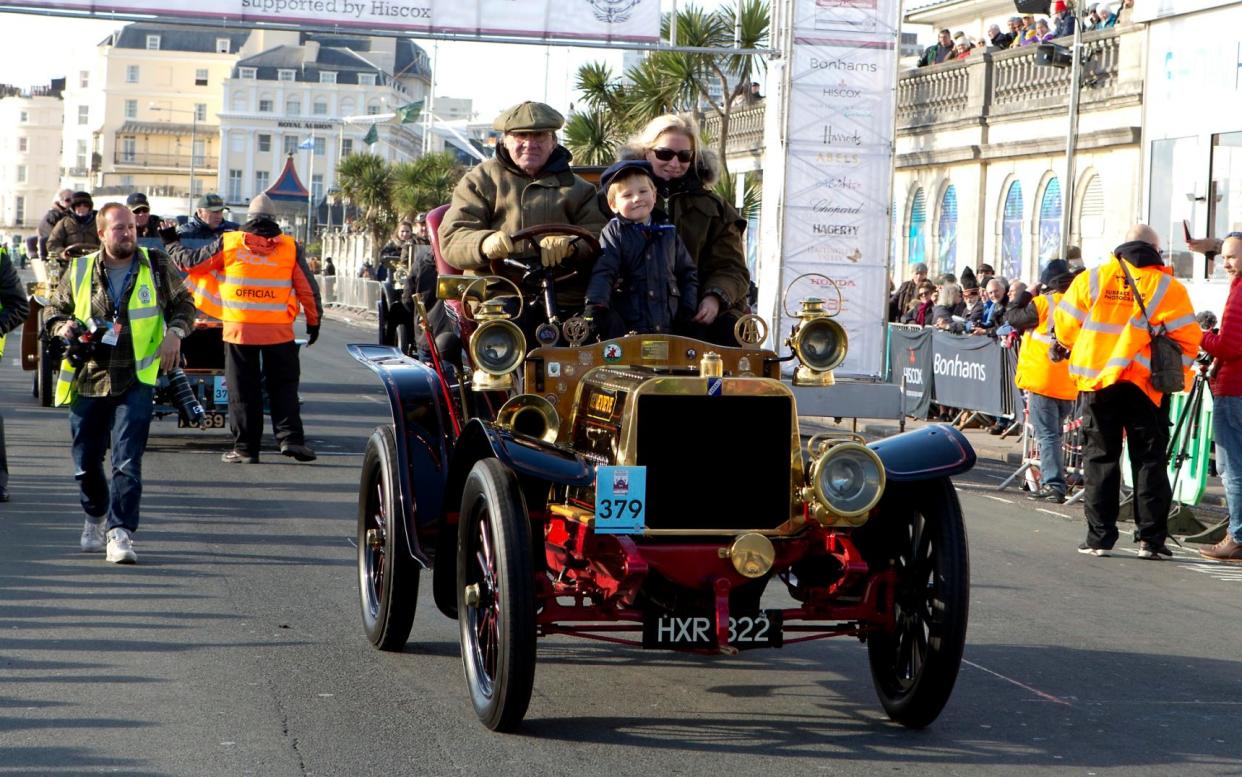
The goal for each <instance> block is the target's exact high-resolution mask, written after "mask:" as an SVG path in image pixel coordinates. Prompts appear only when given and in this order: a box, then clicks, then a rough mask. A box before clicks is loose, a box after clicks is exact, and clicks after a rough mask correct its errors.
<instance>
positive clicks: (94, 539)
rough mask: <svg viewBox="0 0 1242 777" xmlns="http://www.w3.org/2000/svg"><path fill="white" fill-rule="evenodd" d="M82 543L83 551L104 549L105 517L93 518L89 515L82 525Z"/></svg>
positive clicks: (89, 551) (96, 551)
mask: <svg viewBox="0 0 1242 777" xmlns="http://www.w3.org/2000/svg"><path fill="white" fill-rule="evenodd" d="M80 544H81V545H82V552H83V553H98V552H99V551H101V550H103V549H104V519H103V517H102V516H101V517H99V518H96V519H93V520H92V519H91V518H90V516H87V518H86V521H85V523H84V525H83V526H82V541H81V543H80Z"/></svg>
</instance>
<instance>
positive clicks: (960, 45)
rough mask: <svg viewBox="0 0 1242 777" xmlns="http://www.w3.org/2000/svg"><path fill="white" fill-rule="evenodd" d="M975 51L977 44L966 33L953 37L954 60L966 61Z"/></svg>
mask: <svg viewBox="0 0 1242 777" xmlns="http://www.w3.org/2000/svg"><path fill="white" fill-rule="evenodd" d="M974 50H975V43H974V41H972V40H971V39H970V38H969V37H967V36H966V34H965V33H962V32H959V33H958V34H956V35H954V36H953V59H965V58H966V57H969V56H970V52H972V51H974Z"/></svg>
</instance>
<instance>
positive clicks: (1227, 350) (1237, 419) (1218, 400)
mask: <svg viewBox="0 0 1242 777" xmlns="http://www.w3.org/2000/svg"><path fill="white" fill-rule="evenodd" d="M1218 249H1219V251H1220V257H1221V260H1222V261H1224V263H1225V272H1226V273H1228V274H1229V279H1230V280H1229V298H1228V300H1226V302H1225V309H1224V311H1223V312H1222V313H1221V317H1220V329H1219V331H1216V330H1212V329H1208V331H1205V332H1204V333H1203V342H1202V343H1200V347H1201V348H1202V349H1203V351H1204V352H1205V353H1206V354H1207V355H1208V356H1210V357H1212V358H1213V359H1214V360H1215V364H1216V372H1215V374H1214V375H1212V376H1211V381H1212V382H1211V387H1212V436H1213V438H1214V439H1215V440H1216V464H1217V468H1218V469H1219V470H1220V479H1221V482H1222V483H1223V484H1224V486H1225V498H1226V501H1227V502H1228V505H1229V529H1228V531H1226V532H1225V536H1224V538H1223V539H1222V540H1221V541H1220V542H1218V543H1216V544H1215V545H1213V546H1212V547H1210V548H1204V549H1202V550H1200V551H1199V554H1200V555H1202V556H1203V557H1204V558H1209V559H1213V560H1215V561H1231V562H1235V563H1236V562H1242V292H1239V290H1238V287H1239V285H1240V284H1242V273H1239V271H1240V270H1242V232H1230V233H1229V235H1228V236H1227V237H1226V238H1225V239H1224V240H1223V241H1221V243H1220V245H1219V246H1218ZM1200 315H1202V314H1200Z"/></svg>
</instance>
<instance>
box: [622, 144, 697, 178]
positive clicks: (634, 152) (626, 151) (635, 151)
mask: <svg viewBox="0 0 1242 777" xmlns="http://www.w3.org/2000/svg"><path fill="white" fill-rule="evenodd" d="M646 157H647V153H646V151H644V150H643V147H642V146H640V145H638V144H636V143H627V144H625V145H624V146H622V147H621V148H620V149H619V150H618V151H617V161H618V162H622V161H625V160H626V159H645V158H646ZM694 172H695V174H696V175H698V177H699V180H700V181H702V182H703V186H705V187H708V188H710V187H711V186H712V184H714V183H716V181H717V180H718V179H719V178H720V157H719V156H717V155H716V152H715V151H713V150H712V149H710V148H700V149H699V153H697V154H695V156H694Z"/></svg>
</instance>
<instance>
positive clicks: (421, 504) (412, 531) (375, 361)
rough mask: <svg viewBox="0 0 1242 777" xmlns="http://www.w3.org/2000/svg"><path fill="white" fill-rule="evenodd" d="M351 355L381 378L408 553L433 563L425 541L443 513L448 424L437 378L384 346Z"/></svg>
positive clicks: (354, 349)
mask: <svg viewBox="0 0 1242 777" xmlns="http://www.w3.org/2000/svg"><path fill="white" fill-rule="evenodd" d="M346 349H347V350H348V351H349V355H350V356H352V357H353V358H354V359H356V360H357V361H359V362H360V363H362V364H363V365H365V366H366V367H367V368H368V369H370V370H371V371H372V372H374V373H375V374H376V375H378V376H379V378H380V382H381V383H382V384H383V386H384V390H385V391H386V392H387V394H388V407H389V410H390V412H391V414H392V422H391V423H392V426H393V431H394V432H395V434H396V439H397V474H398V481H399V482H398V487H399V489H400V497H401V505H402V509H403V512H404V515H403V516H402V519H403V522H404V525H405V528H406V531H405V536H406V537H407V538H408V540H409V551H410V555H411V556H413V557H414V559H415V560H417V561H418V562H419V563H420V564H422V565H423V566H429V565H430V564H431V559H430V556H429V555H428V554H427V553H426V552H425V549H424V540H426V539H427V537H428V533H429V532H430V531H431V530H434V528H435V527H436V524H437V522H438V521H439V520H440V518H441V516H442V515H443V507H444V501H443V496H444V484H445V479H446V477H447V475H448V463H449V440H448V434H449V426H448V424H447V423H446V419H445V411H444V407H443V399H442V397H441V394H440V386H439V379H438V378H437V377H436V374H435V371H433V370H432V369H431V368H430V367H428V366H427V365H425V364H423V363H422V362H420V361H418V360H416V359H411V358H409V357H407V356H404V355H402V354H401V352H400V351H398V350H397V349H396V348H393V347H391V346H383V345H369V344H351V345H348V346H346Z"/></svg>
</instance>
